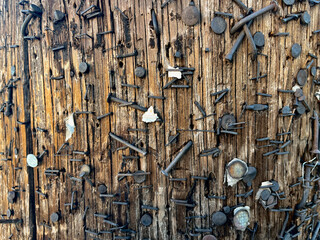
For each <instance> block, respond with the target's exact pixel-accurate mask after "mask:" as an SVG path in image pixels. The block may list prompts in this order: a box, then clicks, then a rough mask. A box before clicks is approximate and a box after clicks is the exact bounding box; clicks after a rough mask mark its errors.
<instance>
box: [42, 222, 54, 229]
mask: <svg viewBox="0 0 320 240" xmlns="http://www.w3.org/2000/svg"><path fill="white" fill-rule="evenodd" d="M40 226H44V227H46V228H49V229H52V227H51V226H50V225H49V224H47V223H46V222H41V223H40Z"/></svg>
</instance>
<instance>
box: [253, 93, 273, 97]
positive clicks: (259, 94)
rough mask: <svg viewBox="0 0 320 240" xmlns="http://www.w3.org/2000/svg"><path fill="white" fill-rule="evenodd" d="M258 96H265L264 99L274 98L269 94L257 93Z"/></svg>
mask: <svg viewBox="0 0 320 240" xmlns="http://www.w3.org/2000/svg"><path fill="white" fill-rule="evenodd" d="M256 95H258V96H263V97H272V95H271V94H267V93H256Z"/></svg>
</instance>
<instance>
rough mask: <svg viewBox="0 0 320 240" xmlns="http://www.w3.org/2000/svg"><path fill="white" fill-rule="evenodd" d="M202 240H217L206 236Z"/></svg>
mask: <svg viewBox="0 0 320 240" xmlns="http://www.w3.org/2000/svg"><path fill="white" fill-rule="evenodd" d="M202 240H217V238H216V237H215V236H213V235H206V236H204V237H203V238H202Z"/></svg>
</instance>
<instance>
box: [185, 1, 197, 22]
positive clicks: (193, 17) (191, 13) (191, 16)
mask: <svg viewBox="0 0 320 240" xmlns="http://www.w3.org/2000/svg"><path fill="white" fill-rule="evenodd" d="M182 21H183V22H184V23H185V24H186V25H188V26H194V25H196V24H197V23H198V22H199V21H200V11H199V9H198V8H197V7H196V6H195V5H194V2H193V1H191V2H190V4H189V6H188V7H186V8H185V9H184V10H183V12H182Z"/></svg>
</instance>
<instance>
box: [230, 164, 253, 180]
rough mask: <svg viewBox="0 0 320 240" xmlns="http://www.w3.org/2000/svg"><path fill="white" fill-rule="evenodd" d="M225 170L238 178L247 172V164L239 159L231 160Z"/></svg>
mask: <svg viewBox="0 0 320 240" xmlns="http://www.w3.org/2000/svg"><path fill="white" fill-rule="evenodd" d="M227 171H228V173H229V175H230V176H231V177H232V178H235V179H240V178H242V177H243V176H244V175H245V174H246V173H247V171H248V167H247V164H245V162H243V161H241V160H232V161H231V162H230V163H229V164H228V165H227Z"/></svg>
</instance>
